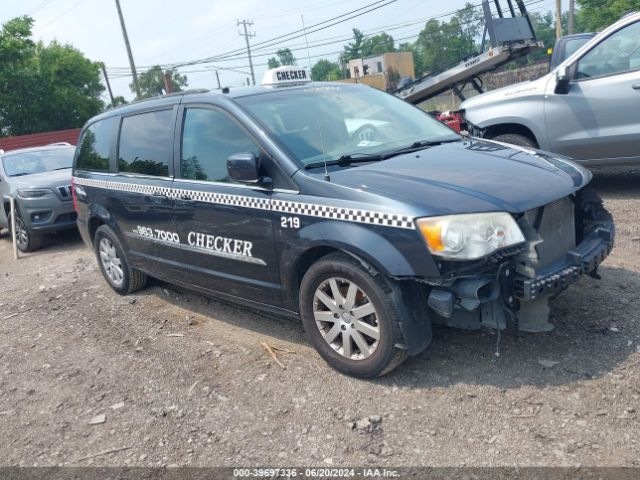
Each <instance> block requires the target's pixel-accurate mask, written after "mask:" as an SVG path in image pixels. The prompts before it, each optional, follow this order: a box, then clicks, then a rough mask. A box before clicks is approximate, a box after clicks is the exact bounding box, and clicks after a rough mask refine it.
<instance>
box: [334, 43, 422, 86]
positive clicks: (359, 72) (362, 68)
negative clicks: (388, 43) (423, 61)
mask: <svg viewBox="0 0 640 480" xmlns="http://www.w3.org/2000/svg"><path fill="white" fill-rule="evenodd" d="M349 73H350V74H351V78H349V79H346V80H343V81H345V82H349V83H364V84H367V85H370V86H372V87H375V88H379V89H380V90H386V91H391V90H395V89H396V87H397V85H398V82H399V81H400V80H401V79H403V78H405V77H407V78H409V79H411V80H413V78H414V67H413V53H411V52H389V53H383V54H381V55H376V56H374V57H367V58H356V59H354V60H349Z"/></svg>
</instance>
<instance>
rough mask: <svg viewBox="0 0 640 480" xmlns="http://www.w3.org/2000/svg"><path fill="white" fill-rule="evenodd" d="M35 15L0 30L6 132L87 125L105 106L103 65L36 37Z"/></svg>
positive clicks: (0, 103)
mask: <svg viewBox="0 0 640 480" xmlns="http://www.w3.org/2000/svg"><path fill="white" fill-rule="evenodd" d="M32 26H33V19H32V18H31V17H28V16H23V17H17V18H14V19H12V20H9V21H8V22H6V23H5V24H4V25H3V26H2V29H1V30H0V135H2V136H7V135H21V134H27V133H36V132H44V131H50V130H62V129H66V128H76V127H81V126H82V125H83V124H84V123H85V122H86V121H87V120H88V119H89V118H90V117H92V116H94V115H96V114H97V113H98V112H99V111H100V110H101V109H102V108H103V103H102V100H101V99H100V96H101V94H102V91H103V90H104V87H103V86H102V85H101V83H100V66H99V64H98V63H95V62H91V61H90V60H88V59H87V58H85V57H84V56H83V55H82V53H81V52H79V51H78V50H76V49H75V48H73V47H72V46H70V45H61V44H59V43H57V42H52V43H50V44H49V45H46V46H45V45H44V44H43V43H34V42H33V41H32V40H31V38H30V37H31V28H32Z"/></svg>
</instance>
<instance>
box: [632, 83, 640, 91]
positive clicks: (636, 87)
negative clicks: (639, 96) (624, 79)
mask: <svg viewBox="0 0 640 480" xmlns="http://www.w3.org/2000/svg"><path fill="white" fill-rule="evenodd" d="M631 88H633V89H634V90H640V83H634V84H633V85H631Z"/></svg>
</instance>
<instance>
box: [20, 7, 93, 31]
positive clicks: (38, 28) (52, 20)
mask: <svg viewBox="0 0 640 480" xmlns="http://www.w3.org/2000/svg"><path fill="white" fill-rule="evenodd" d="M85 1H86V0H80V1H79V2H77V3H74V4H73V5H72V6H71V7H69V8H67V9H66V10H65V11H64V12H62V13H61V14H60V15H58V16H57V17H55V18H53V19H51V20H49V21H48V22H47V23H45V24H44V25H40V26H38V27H37V28H34V29H33V31H34V32H36V31H38V30H42V29H43V28H46V27H48V26H49V25H51V24H52V23H54V22H57V21H58V20H60V19H61V18H62V17H64V16H65V15H66V14H67V13H69V12H70V11H71V10H73V9H74V8H76V7H77V6H79V5H80V4H82V3H84V2H85Z"/></svg>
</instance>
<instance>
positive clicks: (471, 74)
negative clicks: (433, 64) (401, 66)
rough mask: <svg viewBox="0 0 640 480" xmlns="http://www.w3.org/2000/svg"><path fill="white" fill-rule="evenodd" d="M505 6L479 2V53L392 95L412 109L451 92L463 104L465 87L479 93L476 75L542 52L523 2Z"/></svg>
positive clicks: (495, 1)
mask: <svg viewBox="0 0 640 480" xmlns="http://www.w3.org/2000/svg"><path fill="white" fill-rule="evenodd" d="M492 3H493V5H494V10H495V15H494V11H492V8H491V4H492ZM506 4H507V11H506V12H505V11H504V10H503V9H502V5H501V4H500V0H493V1H490V0H483V1H482V10H483V14H484V18H485V28H484V33H483V36H482V42H481V51H480V52H479V53H477V54H476V55H473V56H471V57H469V58H465V59H463V60H462V61H460V62H459V63H457V64H456V65H453V66H451V67H450V68H447V69H445V70H444V71H440V72H434V73H430V74H429V75H426V76H424V77H421V78H418V79H416V80H414V81H413V82H411V83H408V84H406V85H403V86H402V87H401V88H399V89H397V90H396V91H395V92H393V93H394V95H396V96H397V97H400V98H401V99H403V100H406V101H407V102H409V103H411V104H414V105H415V104H418V103H420V102H423V101H425V100H428V99H429V98H431V97H434V96H436V95H438V94H440V93H443V92H446V91H447V90H453V91H454V92H455V93H456V95H458V97H460V99H461V100H465V97H464V95H463V93H462V91H463V88H464V87H465V86H466V85H467V84H470V85H471V86H473V88H474V89H475V90H476V91H477V92H478V93H483V88H482V81H481V79H480V78H479V75H480V74H483V73H487V72H490V71H492V70H495V69H497V68H499V67H501V66H502V65H505V64H506V63H509V62H511V61H513V60H515V59H517V58H520V57H523V56H525V55H528V54H529V53H531V52H532V51H535V50H537V49H539V48H542V47H543V46H544V45H543V43H542V42H541V41H539V40H538V38H537V36H536V34H535V31H534V29H533V25H532V23H531V19H530V18H529V13H528V12H527V7H526V6H525V4H524V2H523V1H522V0H515V4H516V6H517V8H518V11H516V8H515V7H514V0H506ZM487 37H488V38H487ZM485 48H486V50H485Z"/></svg>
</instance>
